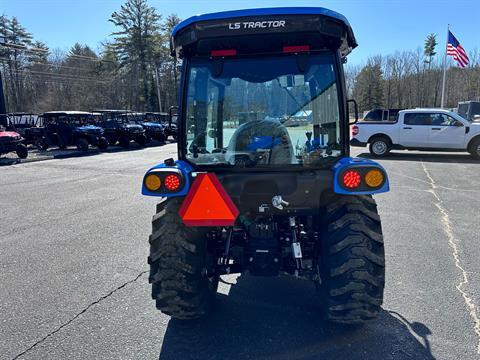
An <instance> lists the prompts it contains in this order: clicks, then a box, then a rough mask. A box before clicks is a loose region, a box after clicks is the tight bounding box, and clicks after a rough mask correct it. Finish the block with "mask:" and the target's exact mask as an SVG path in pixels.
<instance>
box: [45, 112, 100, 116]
mask: <svg viewBox="0 0 480 360" xmlns="http://www.w3.org/2000/svg"><path fill="white" fill-rule="evenodd" d="M65 115H91V113H89V112H86V111H47V112H44V113H43V116H65Z"/></svg>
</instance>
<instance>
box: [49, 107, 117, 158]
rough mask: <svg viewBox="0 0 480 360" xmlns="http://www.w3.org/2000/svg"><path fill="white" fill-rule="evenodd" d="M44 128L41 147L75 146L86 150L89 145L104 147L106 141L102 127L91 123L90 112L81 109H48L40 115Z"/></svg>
mask: <svg viewBox="0 0 480 360" xmlns="http://www.w3.org/2000/svg"><path fill="white" fill-rule="evenodd" d="M41 118H42V121H43V124H44V127H45V130H44V136H43V138H42V144H41V147H42V148H43V149H44V150H46V149H47V148H48V147H50V146H58V147H59V148H60V149H65V148H66V147H67V146H76V147H77V149H78V150H80V151H87V150H88V147H89V146H90V145H92V146H97V147H98V148H99V149H106V148H107V147H108V141H107V139H106V138H105V137H104V135H103V129H102V128H100V127H98V126H95V125H93V119H92V114H91V113H88V112H83V111H50V112H46V113H43V114H42V115H41Z"/></svg>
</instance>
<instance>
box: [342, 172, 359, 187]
mask: <svg viewBox="0 0 480 360" xmlns="http://www.w3.org/2000/svg"><path fill="white" fill-rule="evenodd" d="M361 183H362V178H361V176H360V173H359V172H358V171H355V170H348V171H347V172H346V173H345V174H343V185H345V187H346V188H348V189H355V188H357V187H359V186H360V184H361Z"/></svg>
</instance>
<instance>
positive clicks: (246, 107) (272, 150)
mask: <svg viewBox="0 0 480 360" xmlns="http://www.w3.org/2000/svg"><path fill="white" fill-rule="evenodd" d="M272 11H273V13H272ZM355 46H356V42H355V38H354V36H353V33H352V30H351V28H350V26H349V25H348V22H346V21H345V19H344V18H343V17H342V16H341V15H339V14H336V13H333V12H330V11H326V10H324V9H315V10H312V9H302V8H299V9H298V8H297V9H295V10H288V9H283V10H282V9H270V10H269V11H268V12H266V11H262V9H259V10H256V11H253V10H252V11H243V12H242V11H237V12H235V11H234V12H228V13H227V14H226V15H225V17H224V18H212V17H209V16H208V15H204V16H198V17H196V18H194V20H191V21H190V22H186V23H182V24H180V25H179V26H178V27H177V28H175V30H174V32H173V35H172V51H173V54H174V55H176V56H178V57H180V58H181V59H183V67H184V68H183V71H184V78H183V83H182V90H181V91H182V104H181V105H182V106H181V108H182V111H181V114H180V117H181V130H180V131H181V140H180V141H179V151H180V158H181V159H185V160H186V161H188V162H189V163H191V164H192V165H194V166H196V167H198V168H201V169H205V170H208V169H213V168H215V169H218V168H225V169H229V168H241V169H242V170H247V171H248V170H259V169H261V170H272V169H279V168H283V169H285V170H291V169H302V168H305V167H308V168H311V167H318V168H324V167H326V166H329V165H331V164H332V162H334V161H336V160H338V158H339V157H342V156H346V155H348V151H349V150H348V141H347V136H345V134H348V128H347V127H348V123H347V121H346V117H347V114H346V111H345V102H346V98H345V86H344V83H343V72H342V62H343V61H344V59H345V56H346V55H347V54H348V53H349V52H350V51H351V49H352V48H354V47H355Z"/></svg>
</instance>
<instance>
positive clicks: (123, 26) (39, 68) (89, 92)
mask: <svg viewBox="0 0 480 360" xmlns="http://www.w3.org/2000/svg"><path fill="white" fill-rule="evenodd" d="M108 21H110V22H112V23H113V24H114V25H115V32H113V33H112V34H111V36H110V38H109V40H108V41H107V42H105V43H103V44H102V45H101V47H100V50H99V51H98V52H96V51H95V50H93V49H92V48H91V47H89V46H88V45H84V44H81V42H78V43H75V44H74V45H73V46H72V47H71V48H70V49H69V50H67V51H65V50H59V49H50V48H49V47H48V46H47V44H45V43H44V42H41V41H38V40H36V39H35V38H34V36H33V34H31V33H30V32H28V29H26V28H25V27H24V26H22V24H21V23H20V21H19V20H18V19H17V18H16V17H9V16H7V15H5V14H4V15H1V16H0V70H1V72H2V75H3V86H4V94H5V100H6V105H7V110H8V111H9V112H17V111H28V112H30V111H31V112H44V111H50V110H92V109H99V108H103V109H105V108H108V109H133V110H138V111H158V110H159V109H161V110H162V111H167V110H168V108H169V107H170V106H174V105H176V92H177V84H178V76H179V75H178V69H177V62H176V59H174V58H172V57H171V56H170V45H169V37H170V35H169V34H170V33H171V31H172V29H173V28H174V27H175V26H176V25H177V24H178V23H179V22H180V19H179V18H178V16H177V15H175V14H171V15H169V16H167V17H166V18H163V17H162V16H161V15H160V14H159V13H158V12H157V10H156V9H155V8H154V7H152V6H149V4H148V3H147V0H127V1H126V2H125V3H124V4H123V5H122V6H121V7H120V9H119V10H118V11H115V12H114V13H113V14H112V15H111V17H110V18H109V19H108Z"/></svg>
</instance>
